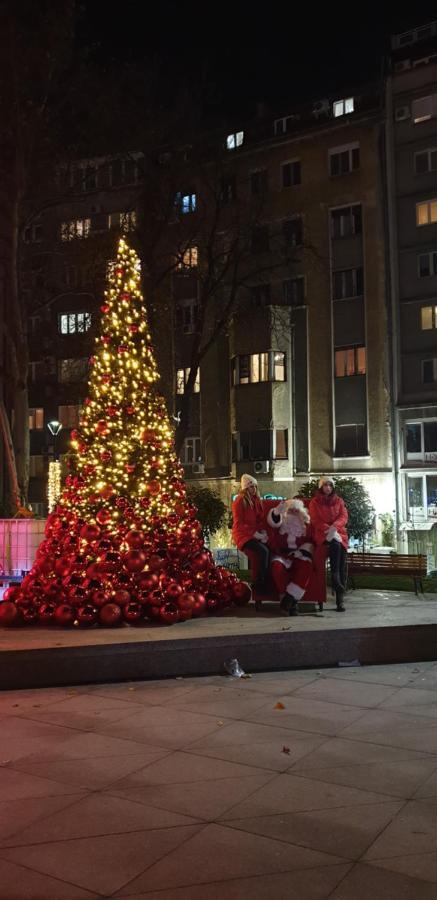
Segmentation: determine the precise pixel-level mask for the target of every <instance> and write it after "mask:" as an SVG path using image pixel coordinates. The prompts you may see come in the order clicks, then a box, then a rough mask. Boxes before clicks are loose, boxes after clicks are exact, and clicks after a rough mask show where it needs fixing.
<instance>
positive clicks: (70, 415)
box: [58, 406, 82, 428]
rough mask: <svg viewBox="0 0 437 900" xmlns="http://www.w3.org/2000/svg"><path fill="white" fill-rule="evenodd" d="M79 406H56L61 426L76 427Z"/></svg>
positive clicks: (79, 410)
mask: <svg viewBox="0 0 437 900" xmlns="http://www.w3.org/2000/svg"><path fill="white" fill-rule="evenodd" d="M81 411H82V407H81V406H58V421H59V422H60V423H61V425H62V427H63V428H78V426H79V420H80V414H81Z"/></svg>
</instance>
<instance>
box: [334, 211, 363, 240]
mask: <svg viewBox="0 0 437 900" xmlns="http://www.w3.org/2000/svg"><path fill="white" fill-rule="evenodd" d="M362 230H363V225H362V217H361V206H359V205H356V206H343V207H341V209H333V210H331V237H332V238H334V239H335V238H342V237H350V236H351V235H353V234H361V232H362Z"/></svg>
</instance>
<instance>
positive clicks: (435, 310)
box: [420, 304, 437, 331]
mask: <svg viewBox="0 0 437 900" xmlns="http://www.w3.org/2000/svg"><path fill="white" fill-rule="evenodd" d="M420 327H421V329H422V331H431V329H433V328H437V305H436V304H434V305H433V306H422V308H421V310H420Z"/></svg>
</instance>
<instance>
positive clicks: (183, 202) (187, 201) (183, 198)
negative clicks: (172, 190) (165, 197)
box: [175, 191, 197, 215]
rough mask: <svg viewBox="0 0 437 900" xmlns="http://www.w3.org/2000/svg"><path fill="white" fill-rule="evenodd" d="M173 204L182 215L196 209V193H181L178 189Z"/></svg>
mask: <svg viewBox="0 0 437 900" xmlns="http://www.w3.org/2000/svg"><path fill="white" fill-rule="evenodd" d="M175 205H176V207H177V209H178V211H179V212H180V213H182V215H187V213H193V212H195V211H196V207H197V195H196V194H183V193H182V192H181V191H178V193H177V194H176V198H175Z"/></svg>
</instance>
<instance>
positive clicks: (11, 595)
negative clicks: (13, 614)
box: [3, 586, 20, 603]
mask: <svg viewBox="0 0 437 900" xmlns="http://www.w3.org/2000/svg"><path fill="white" fill-rule="evenodd" d="M19 594H20V588H19V587H17V586H15V587H8V588H6V590H5V592H4V594H3V603H6V601H8V600H10V601H11V602H13V601H15V600H16V599H17V597H18V596H19Z"/></svg>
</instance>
